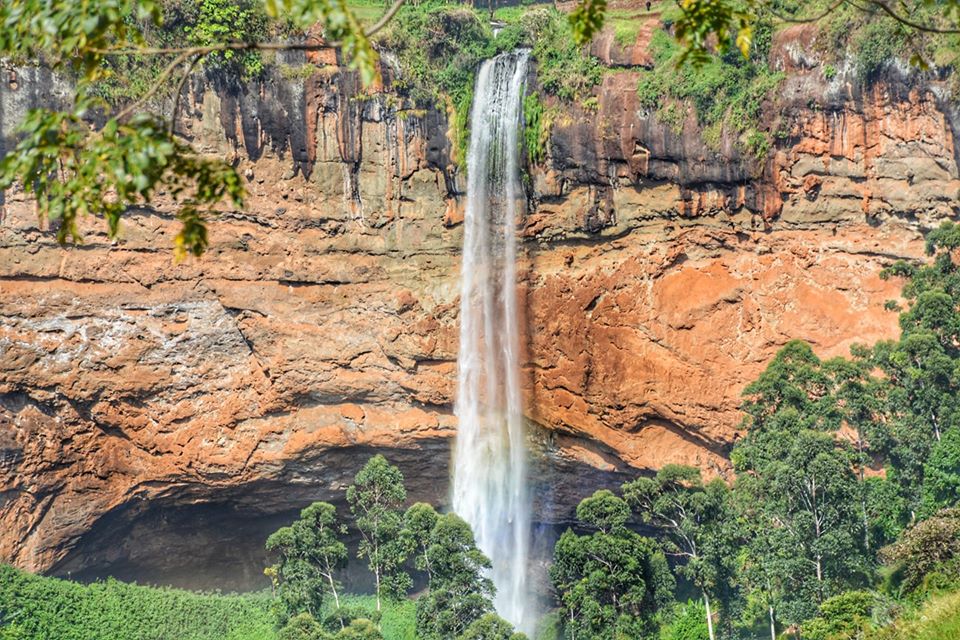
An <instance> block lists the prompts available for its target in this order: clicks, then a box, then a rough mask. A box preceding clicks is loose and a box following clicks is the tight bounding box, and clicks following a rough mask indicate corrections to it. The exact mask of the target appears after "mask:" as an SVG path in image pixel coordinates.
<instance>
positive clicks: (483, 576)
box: [417, 513, 495, 640]
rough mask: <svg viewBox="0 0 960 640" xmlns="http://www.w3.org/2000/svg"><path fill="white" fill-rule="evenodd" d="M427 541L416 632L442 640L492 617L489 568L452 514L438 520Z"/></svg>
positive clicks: (429, 639)
mask: <svg viewBox="0 0 960 640" xmlns="http://www.w3.org/2000/svg"><path fill="white" fill-rule="evenodd" d="M427 539H428V540H429V544H428V545H427V547H426V549H425V551H424V552H423V556H424V564H425V565H426V566H429V567H430V574H429V575H430V583H429V592H428V593H427V594H426V595H424V596H421V597H420V598H419V599H418V600H417V632H418V634H419V636H420V637H421V638H423V639H424V640H448V639H449V638H456V637H458V636H460V635H461V634H463V633H464V632H466V631H467V629H468V628H469V627H470V626H471V625H472V624H473V623H474V622H475V621H477V620H479V619H480V618H482V617H483V616H485V615H486V614H489V613H492V612H493V596H494V593H495V589H494V586H493V581H492V580H490V578H489V577H487V572H488V570H489V569H490V567H491V564H490V560H489V559H488V558H487V557H486V556H485V555H484V554H483V552H482V551H480V549H478V548H477V545H476V541H475V540H474V537H473V531H472V530H471V529H470V525H469V524H467V523H466V521H464V520H463V519H462V518H461V517H460V516H458V515H456V514H455V513H447V514H444V515H442V516H438V517H437V518H436V520H435V522H434V525H433V527H432V529H430V531H429V533H428V538H427Z"/></svg>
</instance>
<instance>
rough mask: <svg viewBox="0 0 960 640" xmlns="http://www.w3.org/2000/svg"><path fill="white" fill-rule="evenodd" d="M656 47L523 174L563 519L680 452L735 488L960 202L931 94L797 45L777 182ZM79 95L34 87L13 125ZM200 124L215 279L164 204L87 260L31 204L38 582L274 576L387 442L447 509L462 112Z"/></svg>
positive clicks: (4, 373)
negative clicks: (812, 352)
mask: <svg viewBox="0 0 960 640" xmlns="http://www.w3.org/2000/svg"><path fill="white" fill-rule="evenodd" d="M648 31H649V30H645V31H641V33H640V34H639V36H638V42H637V44H636V45H635V47H633V48H627V49H626V50H620V49H618V47H619V45H617V44H616V43H614V42H610V41H609V39H608V41H607V43H606V45H605V46H606V49H605V50H604V51H599V52H598V53H600V54H601V55H602V56H605V59H606V60H607V62H608V64H610V65H611V66H613V67H622V68H618V69H617V70H616V71H615V72H612V73H610V74H608V75H607V76H606V77H605V80H604V83H603V85H602V86H601V87H599V88H598V90H597V97H598V108H597V109H596V110H583V109H582V108H580V107H576V106H568V107H566V111H565V117H563V118H561V119H559V120H558V121H557V123H556V124H555V126H554V128H553V130H552V133H551V141H550V155H549V159H548V161H547V162H546V163H545V166H544V167H538V168H534V169H532V171H531V180H530V185H531V187H530V193H529V196H530V202H531V207H530V211H529V212H528V214H527V215H526V217H525V219H524V221H523V239H524V242H523V247H522V254H523V255H522V264H521V265H520V267H521V268H520V273H521V274H522V275H521V277H520V281H519V283H518V287H519V290H520V294H521V300H522V301H524V304H523V305H522V307H523V312H524V314H525V315H524V318H523V326H524V327H526V340H525V345H526V353H525V357H524V374H525V375H524V381H525V393H526V397H527V405H528V407H529V413H528V417H529V419H530V422H531V425H532V428H531V448H532V449H533V451H534V452H535V458H536V465H537V473H536V474H535V476H536V481H535V482H536V484H537V495H538V504H537V514H536V516H535V518H536V519H537V520H538V521H541V522H544V523H558V522H562V521H563V520H564V519H565V518H567V517H568V516H569V513H570V511H571V509H572V506H573V505H575V504H576V501H577V500H578V499H579V498H580V497H582V496H584V495H586V494H589V493H591V492H592V491H593V490H594V489H596V488H597V487H598V486H600V485H602V484H603V485H608V486H610V485H614V484H615V483H618V482H619V481H620V480H621V479H623V478H625V477H627V476H631V475H635V474H637V473H643V472H648V471H650V470H654V469H657V468H659V467H661V466H662V465H664V464H666V463H669V462H682V463H690V464H696V465H698V466H700V467H702V468H703V469H705V470H707V471H708V473H725V472H726V470H727V466H728V465H727V462H726V459H725V453H726V452H727V451H728V449H729V446H730V445H731V443H732V442H733V441H734V440H735V439H736V437H737V428H738V424H739V421H740V415H739V413H738V410H737V406H738V401H739V396H740V393H741V391H742V389H743V387H744V386H745V384H746V383H747V382H748V381H750V380H751V379H752V378H753V377H755V376H756V375H757V373H758V372H759V371H760V370H761V369H762V368H763V366H764V365H765V363H766V362H767V360H768V359H769V358H770V357H771V356H772V355H773V353H774V352H775V351H776V349H777V348H778V347H779V346H781V345H782V344H783V343H785V342H786V341H787V340H790V339H793V338H803V339H806V340H809V341H810V342H811V343H812V344H813V345H814V347H815V349H816V350H817V351H818V353H820V354H821V355H824V356H829V355H842V354H845V353H847V351H848V348H849V346H850V345H851V344H853V343H855V342H867V343H869V342H872V341H874V340H876V339H879V338H885V337H891V336H893V335H894V334H895V332H896V316H895V314H893V313H890V312H887V311H885V310H884V308H883V304H884V302H885V301H886V300H888V299H891V298H896V297H897V295H898V293H899V283H897V282H893V281H883V280H881V279H880V278H879V271H880V269H881V268H882V267H883V266H885V265H887V264H890V263H891V261H893V260H896V259H899V258H919V257H920V256H921V255H922V248H923V246H922V245H923V243H922V232H923V230H924V229H925V228H928V227H929V226H930V225H933V224H936V223H937V221H938V220H940V219H943V218H945V217H947V216H951V215H955V214H956V213H957V206H958V197H957V196H958V191H960V177H958V153H960V152H958V148H957V144H956V143H957V136H956V131H955V123H958V122H960V114H958V112H957V109H956V108H955V107H954V106H952V105H949V104H947V103H946V101H945V99H944V98H943V97H942V96H943V95H945V94H944V93H943V90H942V88H941V87H940V86H939V85H938V84H937V83H935V82H928V81H921V79H917V78H914V77H911V76H910V75H909V74H907V73H904V74H903V75H897V74H895V73H891V74H890V75H888V76H887V77H886V78H884V79H883V80H882V81H879V82H877V83H874V84H871V85H870V86H868V87H865V88H864V87H862V86H860V85H859V84H857V83H855V82H854V81H853V80H852V77H851V76H850V74H847V73H844V72H843V71H841V73H840V74H838V76H837V78H835V79H834V80H832V81H830V82H827V81H826V80H825V79H824V78H823V77H822V76H821V75H820V73H819V71H818V70H817V69H818V65H817V63H816V61H815V60H811V59H808V58H806V57H804V56H803V55H801V54H800V53H798V52H800V51H801V50H802V47H800V46H799V45H800V44H802V41H803V38H804V37H805V36H804V33H803V31H802V30H796V31H795V32H788V33H787V34H785V35H784V36H783V37H782V39H781V41H780V42H779V43H778V44H777V46H776V47H775V53H774V56H775V60H776V61H777V64H778V65H779V66H781V67H782V68H784V69H785V70H786V71H788V77H787V80H786V81H785V83H784V85H783V86H782V88H781V91H780V95H779V97H778V99H777V100H776V101H775V102H771V104H770V105H769V108H768V109H767V113H768V117H769V118H771V119H774V118H775V119H779V122H780V125H779V129H780V130H782V131H786V132H787V133H786V135H785V137H784V138H783V139H782V140H780V141H779V142H778V144H777V146H776V148H775V149H774V150H773V151H772V152H771V153H770V154H769V156H768V158H767V159H766V160H765V161H764V162H763V163H758V162H756V161H755V160H752V159H750V158H748V157H745V156H743V155H742V154H741V153H740V152H739V151H738V149H737V147H736V145H735V144H734V143H733V142H729V143H725V144H724V145H722V147H721V149H720V150H719V151H714V150H712V149H710V148H708V147H707V146H705V145H704V143H703V142H702V140H701V137H700V134H699V131H698V130H697V127H696V123H695V121H692V120H691V121H689V122H687V123H685V125H684V128H683V131H682V132H680V133H675V132H674V131H673V130H671V129H670V128H668V127H666V126H665V125H663V124H661V123H660V122H658V121H657V119H656V117H655V115H654V114H650V113H645V112H643V111H642V110H640V109H639V108H638V106H637V98H636V91H635V88H636V75H635V73H634V71H633V70H631V68H630V65H636V64H643V63H644V60H645V58H644V51H645V43H644V41H643V40H644V38H647V37H649V33H648ZM600 43H601V44H600V45H598V46H602V43H603V40H602V39H601V41H600ZM331 61H332V60H327V61H326V62H331ZM387 89H388V90H389V78H388V82H387ZM56 93H57V91H56V83H55V82H52V81H51V79H50V78H47V77H43V74H41V73H40V72H37V71H24V72H23V73H21V75H20V77H19V78H18V83H17V88H16V89H13V88H11V87H4V90H3V94H0V97H2V100H0V109H2V110H0V115H2V121H0V124H2V127H3V133H5V134H9V132H10V128H11V126H12V125H13V123H15V121H16V120H17V119H18V118H19V116H20V114H21V113H22V111H23V109H24V108H25V107H26V106H29V105H30V104H35V103H37V102H44V101H51V100H55V99H56ZM179 126H180V128H181V129H182V131H183V132H184V134H185V135H187V136H188V137H190V138H191V139H193V141H194V142H195V143H196V144H197V146H198V147H200V148H202V149H203V150H205V151H207V152H209V153H216V154H220V155H225V156H227V157H228V158H231V159H233V160H234V161H235V162H236V163H237V166H238V167H239V169H240V171H241V173H242V174H243V175H245V176H246V178H247V181H248V184H247V187H248V189H249V192H250V197H249V204H248V207H247V209H246V211H243V212H233V211H231V212H225V213H224V215H223V216H222V217H221V218H220V219H219V220H217V221H216V222H215V223H214V224H213V226H212V234H211V250H210V252H209V253H208V255H207V256H205V257H204V258H203V259H202V260H190V261H187V262H185V263H182V264H173V263H172V262H171V253H170V251H169V249H168V247H169V245H170V241H171V239H172V237H173V234H174V233H175V223H174V221H173V220H172V218H171V217H170V216H169V215H168V213H167V212H166V211H165V209H164V207H163V206H160V207H158V208H157V209H156V210H152V209H151V210H143V211H138V212H135V214H134V215H132V216H131V217H130V218H129V219H128V220H127V222H126V223H125V226H124V230H123V238H122V240H121V241H119V242H117V243H111V242H109V241H108V240H107V239H106V237H105V236H104V235H103V234H102V227H101V225H100V224H99V223H98V222H97V221H91V222H90V224H89V227H88V229H87V230H86V237H85V242H84V244H83V245H82V246H79V247H76V248H72V249H63V248H60V247H58V246H57V245H56V244H55V242H54V240H53V238H52V234H51V233H50V232H49V231H48V230H45V229H42V228H40V227H39V226H38V222H37V219H36V216H35V213H34V210H33V208H32V205H31V203H30V202H28V201H25V200H24V199H23V198H22V197H21V196H20V195H19V194H17V193H8V194H6V200H5V202H4V203H3V206H4V208H3V217H2V222H0V558H3V559H6V560H10V561H13V562H15V563H16V564H18V565H20V566H22V567H25V568H28V569H31V570H35V571H51V572H55V573H71V574H73V575H97V574H100V573H103V572H106V571H109V572H112V573H114V574H116V575H120V576H123V577H136V578H139V579H141V580H151V579H153V580H158V581H166V582H174V583H178V584H187V585H192V586H213V585H217V586H222V587H224V588H231V587H243V586H249V585H252V584H260V582H258V580H259V581H262V576H259V570H260V569H259V567H260V566H262V565H260V563H261V562H262V555H261V552H260V549H261V547H262V543H263V540H264V538H265V535H266V533H267V532H268V531H271V530H273V529H274V528H276V526H278V524H279V523H280V522H282V521H283V520H284V519H286V518H289V516H290V515H291V514H292V513H294V512H295V511H296V510H297V509H299V508H300V507H302V506H303V505H304V504H306V503H307V502H309V501H311V500H315V499H339V498H340V496H341V494H342V490H343V488H344V487H345V486H346V484H347V483H348V482H349V480H350V478H351V477H352V475H353V474H354V473H355V472H356V470H357V468H358V467H359V465H361V464H362V463H363V462H364V461H365V459H366V457H367V455H368V454H369V453H370V452H372V451H374V450H377V451H381V452H384V453H385V454H386V455H387V456H388V458H390V459H391V460H392V461H393V462H395V463H397V464H399V465H400V466H401V468H402V469H403V471H404V473H405V475H406V477H407V479H408V483H409V486H410V489H411V497H412V498H414V499H429V500H433V501H440V502H442V501H443V500H444V498H445V496H446V485H447V480H448V474H449V470H448V459H449V450H450V447H451V444H452V437H453V435H454V433H455V428H456V418H455V416H454V414H453V402H454V394H455V376H456V350H457V331H458V318H457V315H458V295H459V288H458V279H459V247H460V243H461V225H460V221H461V220H462V212H461V204H462V198H461V195H462V194H460V193H459V189H460V188H461V187H462V185H463V183H464V181H463V179H462V177H461V176H459V175H458V172H457V170H456V168H455V166H454V164H453V162H452V161H451V159H450V158H451V155H452V153H451V148H450V143H449V142H448V138H447V135H446V133H447V115H446V114H445V113H443V112H441V111H437V110H432V109H427V110H425V111H418V110H412V109H404V108H402V107H400V108H397V107H396V106H395V101H394V100H393V99H392V97H391V96H390V95H389V93H388V94H386V95H385V94H373V95H367V94H364V93H362V92H361V91H359V90H358V88H357V87H356V84H355V81H354V79H353V78H352V77H351V76H350V75H349V74H347V73H341V72H339V71H337V70H336V69H333V71H331V70H330V67H323V68H319V69H318V71H317V73H316V74H314V75H313V76H312V77H310V78H309V79H306V80H285V79H283V78H281V77H280V76H279V75H278V76H275V77H272V78H270V79H268V81H266V82H264V83H262V84H259V85H257V86H252V87H248V88H246V89H243V90H236V89H232V90H231V89H223V88H221V89H217V88H215V87H213V86H212V85H210V84H209V83H207V82H205V81H201V80H199V79H198V80H197V81H196V82H194V83H193V86H192V87H191V89H190V97H189V101H188V105H187V109H185V110H184V113H183V114H182V118H181V122H180V123H179Z"/></svg>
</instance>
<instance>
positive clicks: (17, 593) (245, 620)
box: [0, 565, 276, 640]
mask: <svg viewBox="0 0 960 640" xmlns="http://www.w3.org/2000/svg"><path fill="white" fill-rule="evenodd" d="M270 602H271V598H270V596H269V595H267V594H255V595H243V596H234V595H230V596H225V595H213V594H210V595H205V594H197V593H191V592H189V591H181V590H178V589H165V588H153V587H142V586H137V585H132V584H125V583H122V582H118V581H116V580H107V581H106V582H96V583H93V584H90V585H83V584H78V583H76V582H71V581H68V580H57V579H54V578H44V577H41V576H35V575H31V574H28V573H25V572H23V571H19V570H17V569H14V568H12V567H10V566H6V565H0V625H10V627H11V628H13V629H16V631H13V632H9V631H8V633H9V634H11V636H12V637H13V638H16V639H17V640H273V638H276V632H275V630H274V616H273V614H272V612H271V610H270ZM0 637H3V636H2V635H0Z"/></svg>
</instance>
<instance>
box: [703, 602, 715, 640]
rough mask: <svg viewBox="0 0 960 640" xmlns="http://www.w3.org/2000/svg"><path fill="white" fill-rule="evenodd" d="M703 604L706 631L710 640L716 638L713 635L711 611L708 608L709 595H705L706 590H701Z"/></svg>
mask: <svg viewBox="0 0 960 640" xmlns="http://www.w3.org/2000/svg"><path fill="white" fill-rule="evenodd" d="M703 605H704V607H706V609H707V633H708V634H709V635H710V640H716V637H715V636H714V635H713V612H712V611H711V610H710V596H708V595H707V592H706V591H704V592H703Z"/></svg>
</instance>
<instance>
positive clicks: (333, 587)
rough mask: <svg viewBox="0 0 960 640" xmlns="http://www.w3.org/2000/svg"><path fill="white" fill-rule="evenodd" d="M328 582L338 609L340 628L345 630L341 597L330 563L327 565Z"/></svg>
mask: <svg viewBox="0 0 960 640" xmlns="http://www.w3.org/2000/svg"><path fill="white" fill-rule="evenodd" d="M327 582H329V583H330V593H332V594H333V602H334V604H335V605H336V607H337V620H339V621H340V628H341V629H343V628H344V624H343V616H341V615H340V595H339V594H338V593H337V583H336V582H335V581H334V579H333V571H332V570H331V569H330V564H329V563H327Z"/></svg>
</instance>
